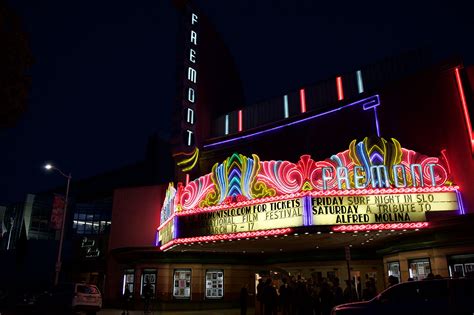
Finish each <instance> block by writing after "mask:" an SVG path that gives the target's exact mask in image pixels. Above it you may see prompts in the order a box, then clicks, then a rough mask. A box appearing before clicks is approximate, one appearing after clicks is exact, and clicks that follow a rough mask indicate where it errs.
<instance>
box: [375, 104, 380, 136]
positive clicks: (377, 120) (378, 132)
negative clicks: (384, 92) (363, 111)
mask: <svg viewBox="0 0 474 315" xmlns="http://www.w3.org/2000/svg"><path fill="white" fill-rule="evenodd" d="M373 108H374V117H375V130H377V137H380V127H379V117H378V115H377V106H374V107H373Z"/></svg>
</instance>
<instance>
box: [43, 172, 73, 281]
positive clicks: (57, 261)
mask: <svg viewBox="0 0 474 315" xmlns="http://www.w3.org/2000/svg"><path fill="white" fill-rule="evenodd" d="M44 168H45V169H47V170H55V171H57V172H58V173H59V174H61V175H62V176H64V177H66V178H67V185H66V197H65V198H64V212H63V220H62V221H63V222H62V225H61V237H60V238H59V250H58V259H57V260H56V272H55V275H54V285H55V286H56V285H57V284H58V281H59V272H60V271H61V253H62V250H63V240H64V226H65V223H66V211H67V200H68V195H69V184H70V182H71V173H69V175H66V174H65V173H64V172H63V171H61V170H60V169H59V168H57V167H55V166H53V165H51V164H46V165H45V166H44Z"/></svg>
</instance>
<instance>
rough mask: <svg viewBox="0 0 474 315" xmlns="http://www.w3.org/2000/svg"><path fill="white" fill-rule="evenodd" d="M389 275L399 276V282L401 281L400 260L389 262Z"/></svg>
mask: <svg viewBox="0 0 474 315" xmlns="http://www.w3.org/2000/svg"><path fill="white" fill-rule="evenodd" d="M387 265H388V268H387V269H388V276H389V277H390V276H394V277H395V278H398V283H400V282H401V280H402V279H401V278H400V263H399V262H398V261H394V262H389V263H388V264H387Z"/></svg>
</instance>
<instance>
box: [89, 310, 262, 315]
mask: <svg viewBox="0 0 474 315" xmlns="http://www.w3.org/2000/svg"><path fill="white" fill-rule="evenodd" d="M254 313H255V312H254V309H253V308H249V309H248V310H247V315H253V314H254ZM121 314H122V310H118V309H104V310H101V311H100V312H99V313H97V315H121ZM139 314H140V315H143V311H130V312H129V315H139ZM149 314H150V315H240V309H237V308H234V309H225V310H200V311H154V312H152V313H149Z"/></svg>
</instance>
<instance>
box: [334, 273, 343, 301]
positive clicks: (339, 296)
mask: <svg viewBox="0 0 474 315" xmlns="http://www.w3.org/2000/svg"><path fill="white" fill-rule="evenodd" d="M332 284H333V287H332V292H333V293H334V305H340V304H342V303H344V293H343V292H342V288H341V287H340V286H339V278H337V277H336V278H334V279H333V281H332Z"/></svg>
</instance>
